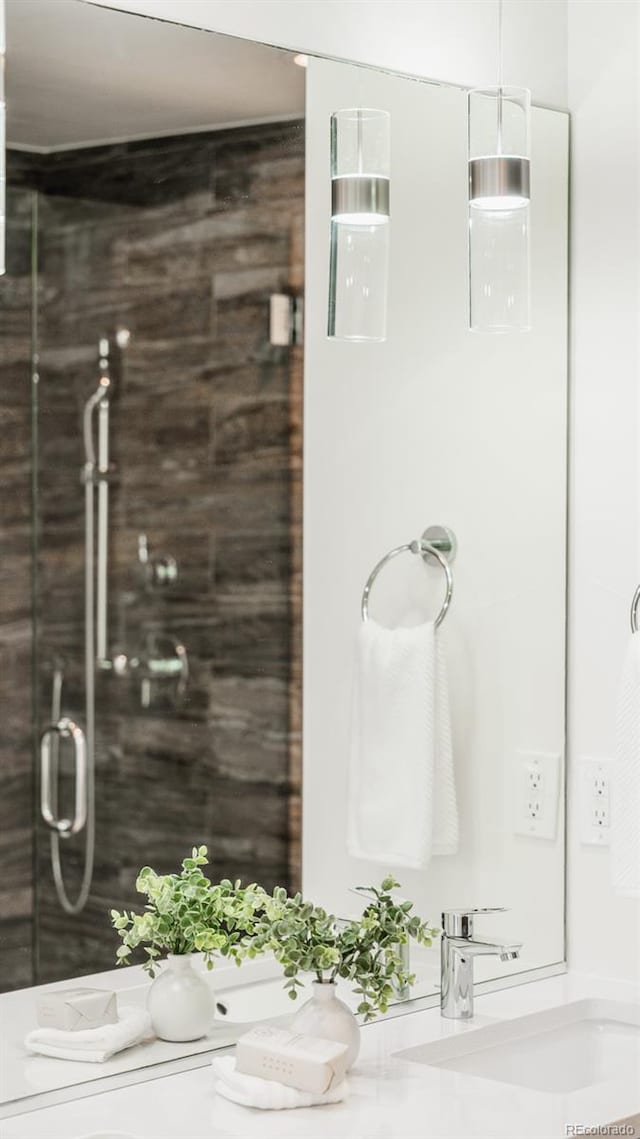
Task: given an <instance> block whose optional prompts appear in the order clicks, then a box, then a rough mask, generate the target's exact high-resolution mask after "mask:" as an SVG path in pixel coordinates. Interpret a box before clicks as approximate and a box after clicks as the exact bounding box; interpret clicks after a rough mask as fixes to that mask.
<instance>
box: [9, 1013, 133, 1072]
mask: <svg viewBox="0 0 640 1139" xmlns="http://www.w3.org/2000/svg"><path fill="white" fill-rule="evenodd" d="M150 1033H151V1018H150V1017H149V1013H148V1012H147V1011H146V1009H141V1008H134V1007H132V1006H130V1007H126V1008H123V1009H122V1010H121V1013H120V1019H119V1020H118V1022H117V1024H103V1025H101V1027H100V1028H87V1029H84V1030H83V1031H80V1032H66V1031H65V1030H63V1029H61V1028H36V1029H34V1030H33V1032H30V1033H29V1035H28V1036H27V1038H26V1040H25V1042H24V1043H25V1047H26V1048H27V1050H28V1051H29V1052H36V1053H38V1054H39V1055H41V1056H53V1057H54V1058H55V1059H56V1060H76V1061H80V1062H86V1063H88V1064H102V1063H104V1061H105V1060H109V1059H110V1058H111V1057H112V1056H114V1055H115V1054H116V1052H122V1051H123V1049H124V1048H131V1046H132V1045H133V1044H139V1043H140V1041H141V1040H143V1039H144V1037H145V1036H148V1035H150Z"/></svg>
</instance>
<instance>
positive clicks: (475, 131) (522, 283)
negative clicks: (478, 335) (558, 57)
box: [468, 87, 530, 332]
mask: <svg viewBox="0 0 640 1139" xmlns="http://www.w3.org/2000/svg"><path fill="white" fill-rule="evenodd" d="M529 119H530V94H529V91H527V90H525V89H524V88H521V87H493V88H485V89H484V90H475V91H470V92H469V118H468V129H469V326H470V328H471V329H472V330H473V331H478V332H524V331H527V330H528V329H529V328H530V285H529V200H530V159H529Z"/></svg>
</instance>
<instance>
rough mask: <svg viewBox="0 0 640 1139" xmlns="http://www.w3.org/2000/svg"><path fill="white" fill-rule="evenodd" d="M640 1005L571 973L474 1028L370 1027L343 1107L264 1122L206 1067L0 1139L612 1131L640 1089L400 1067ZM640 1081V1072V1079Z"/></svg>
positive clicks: (111, 1095)
mask: <svg viewBox="0 0 640 1139" xmlns="http://www.w3.org/2000/svg"><path fill="white" fill-rule="evenodd" d="M584 997H602V998H605V999H614V1000H624V1001H629V1000H634V1001H638V1000H639V999H640V992H639V990H638V989H637V988H635V987H633V986H628V985H621V984H618V983H616V982H607V981H603V980H601V979H598V978H589V977H584V976H581V975H576V974H567V975H565V976H561V977H553V978H551V979H548V980H543V981H536V982H533V983H531V984H528V985H522V986H519V987H517V988H511V989H506V990H503V991H502V992H497V993H490V994H484V995H482V996H479V997H477V999H476V1016H475V1019H474V1020H473V1021H472V1022H468V1023H456V1022H452V1021H446V1020H443V1019H442V1018H441V1016H440V1013H439V1010H437V1009H429V1010H427V1011H423V1012H417V1013H412V1014H409V1015H406V1016H400V1017H396V1018H394V1019H392V1020H387V1021H383V1022H380V1023H377V1024H373V1025H370V1026H367V1027H366V1028H365V1029H364V1030H363V1032H362V1051H361V1053H360V1057H359V1059H358V1062H357V1064H356V1067H355V1068H354V1069H353V1072H352V1074H351V1077H350V1095H349V1097H348V1099H347V1100H346V1101H345V1102H344V1103H341V1104H335V1105H332V1106H327V1107H315V1108H306V1109H304V1110H296V1111H282V1112H265V1111H257V1110H254V1109H247V1108H243V1107H239V1106H237V1105H236V1104H232V1103H229V1102H227V1101H226V1100H223V1099H221V1098H219V1097H217V1096H216V1094H215V1092H214V1088H213V1076H212V1072H211V1069H210V1067H209V1066H207V1067H206V1068H199V1069H197V1070H195V1071H189V1072H182V1073H179V1074H177V1075H166V1076H162V1077H160V1078H158V1079H153V1080H148V1079H147V1080H145V1082H141V1083H139V1084H135V1085H133V1086H129V1087H124V1088H120V1089H118V1090H114V1091H108V1092H104V1093H101V1094H98V1095H93V1096H91V1097H89V1098H85V1099H80V1100H76V1101H75V1102H72V1103H65V1104H60V1105H59V1106H56V1107H48V1108H45V1109H43V1110H39V1111H32V1112H30V1113H29V1114H26V1115H19V1116H14V1117H13V1118H12V1119H7V1120H4V1121H2V1122H1V1123H0V1137H1V1139H75V1137H76V1136H78V1137H79V1136H90V1135H92V1134H93V1133H96V1132H98V1131H100V1132H105V1131H109V1130H112V1131H120V1132H126V1133H131V1134H133V1135H135V1136H136V1139H231V1137H233V1139H253V1137H254V1136H255V1137H256V1139H258V1137H259V1139H429V1137H433V1139H503V1137H504V1139H563V1137H564V1136H565V1135H566V1131H565V1125H566V1124H585V1125H589V1126H593V1125H595V1124H605V1123H611V1122H613V1121H614V1120H615V1119H619V1118H621V1117H624V1116H628V1115H632V1114H634V1113H636V1112H638V1111H640V1078H639V1079H638V1080H637V1081H636V1080H634V1081H633V1086H632V1085H631V1083H630V1082H629V1081H628V1080H627V1081H626V1082H625V1081H612V1082H611V1083H606V1084H598V1085H597V1086H595V1087H593V1088H588V1089H585V1090H582V1091H580V1092H573V1093H571V1094H569V1095H552V1094H548V1093H543V1092H536V1091H531V1090H528V1089H525V1088H520V1087H516V1086H514V1085H509V1084H501V1083H497V1082H494V1081H492V1080H487V1079H479V1078H477V1077H472V1076H468V1075H466V1074H465V1075H462V1074H460V1073H457V1072H454V1071H449V1070H446V1069H442V1068H429V1067H425V1066H422V1065H419V1064H413V1063H410V1062H409V1061H406V1060H400V1059H398V1058H397V1057H396V1056H395V1055H394V1053H395V1052H397V1051H399V1050H400V1049H403V1048H408V1047H411V1046H413V1045H417V1044H421V1043H425V1042H427V1041H429V1040H438V1039H441V1038H442V1037H443V1036H449V1035H451V1034H452V1033H458V1032H468V1031H470V1030H472V1029H473V1028H474V1027H479V1026H480V1025H482V1024H488V1023H492V1022H494V1021H496V1020H504V1019H510V1018H512V1017H515V1016H522V1015H524V1014H526V1013H529V1012H534V1011H538V1010H542V1009H545V1008H549V1007H553V1006H555V1005H558V1004H564V1003H567V1002H569V1001H573V1000H579V999H581V998H584ZM639 1077H640V1073H639Z"/></svg>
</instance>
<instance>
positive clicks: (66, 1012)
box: [36, 989, 118, 1032]
mask: <svg viewBox="0 0 640 1139" xmlns="http://www.w3.org/2000/svg"><path fill="white" fill-rule="evenodd" d="M36 1016H37V1018H38V1024H39V1025H40V1028H61V1029H63V1030H65V1031H66V1032H80V1031H82V1030H83V1029H86V1028H102V1026H103V1024H117V1022H118V1002H117V1000H116V994H115V993H112V992H109V990H108V989H52V990H50V991H49V992H44V993H39V994H38V996H37V997H36Z"/></svg>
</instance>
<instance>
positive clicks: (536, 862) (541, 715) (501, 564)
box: [303, 60, 568, 976]
mask: <svg viewBox="0 0 640 1139" xmlns="http://www.w3.org/2000/svg"><path fill="white" fill-rule="evenodd" d="M360 103H362V104H364V105H365V106H377V107H384V108H385V109H388V110H389V111H390V113H391V124H392V171H393V175H392V208H391V212H392V217H391V223H390V224H391V257H390V269H389V282H390V284H389V289H390V302H389V328H388V337H387V340H386V342H385V343H382V344H349V343H345V342H339V341H329V340H327V337H326V316H327V293H328V281H327V278H328V260H329V258H328V252H329V242H328V235H329V199H328V194H327V170H328V169H329V131H328V129H327V128H328V121H329V114H330V112H331V110H332V109H334V108H335V106H336V105H339V106H353V105H359V104H360ZM532 137H533V169H534V185H533V195H532V197H533V203H532V221H531V225H532V233H533V235H534V237H533V241H532V282H533V284H532V301H533V320H534V329H533V330H532V332H531V333H528V334H525V335H518V334H515V335H513V334H512V335H506V336H483V335H481V334H480V335H478V334H474V333H471V332H469V330H468V325H467V284H466V261H467V238H466V234H467V203H466V179H467V175H466V170H467V159H466V98H465V95H464V93H463V92H462V91H460V90H458V89H456V88H453V87H436V86H433V85H432V84H417V83H412V82H410V81H407V80H406V79H401V78H398V77H396V76H390V75H385V74H382V73H380V72H373V71H364V70H363V69H362V68H355V67H349V66H347V65H345V64H335V63H330V62H327V61H322V60H313V61H311V63H310V66H309V69H308V84H307V139H308V147H307V180H306V185H307V191H306V194H307V200H306V226H307V231H306V298H307V320H306V340H305V444H304V456H305V512H304V519H305V525H304V541H305V557H304V609H305V626H304V645H305V655H304V688H305V709H304V749H303V750H304V775H303V788H304V795H303V882H304V887H305V890H306V891H307V892H308V893H309V895H310V896H311V897H314V898H318V899H319V900H320V901H322V902H323V903H324V904H326V905H327V906H328V907H329V908H330V909H332V910H333V911H334V912H337V913H339V914H345V913H348V912H349V911H350V910H352V909H353V907H354V899H353V897H352V895H351V894H350V893H349V889H350V887H353V886H354V885H357V884H358V883H363V882H364V883H365V884H367V883H371V882H375V881H379V880H380V878H381V877H382V876H383V874H384V873H385V872H386V871H387V870H388V869H395V868H394V867H393V866H388V865H385V864H384V862H383V863H382V865H380V864H373V863H370V862H363V861H360V860H356V859H354V858H350V857H348V856H347V851H346V829H347V828H346V816H347V803H346V794H347V791H346V789H347V766H348V757H349V738H350V714H351V690H352V676H353V663H354V648H355V638H356V634H357V631H358V628H359V623H360V598H361V593H362V588H363V586H364V583H365V581H366V579H367V576H368V574H369V572H370V570H371V569H372V568H373V566H374V565H375V564H376V562H377V561H378V560H379V559H380V558H381V557H382V556H383V555H384V554H385V553H386V552H387V551H388V550H390V549H391V548H393V547H394V546H397V545H400V544H401V543H403V542H408V541H411V540H412V539H413V538H416V537H419V535H420V534H421V533H422V530H423V529H424V528H425V527H426V526H427V525H429V524H433V523H440V524H445V525H448V526H450V527H451V528H452V529H453V530H454V532H455V533H456V534H457V537H458V541H459V551H458V555H457V558H456V560H455V562H454V565H453V572H454V578H455V592H454V598H453V604H452V607H451V610H450V612H449V614H448V615H447V618H446V620H445V622H444V624H443V626H442V636H443V639H444V642H445V648H446V653H447V657H448V662H449V676H450V693H451V703H452V721H453V730H454V752H455V763H456V778H457V786H458V796H459V804H460V816H461V828H460V829H461V843H460V850H459V853H458V854H457V855H455V856H451V857H439V858H433V859H432V861H431V863H430V865H429V867H428V869H427V870H426V871H424V872H416V871H412V872H407V871H402V872H398V871H397V873H398V876H399V877H400V880H401V881H402V884H403V887H404V889H405V890H406V893H407V894H408V896H410V897H412V898H414V899H415V900H416V902H417V904H418V905H419V906H420V909H421V911H422V912H423V913H425V914H427V915H429V916H430V917H431V918H432V919H434V920H439V914H440V912H441V910H442V909H444V908H447V906H451V905H456V904H458V905H465V904H467V905H476V906H477V905H480V906H492V905H493V906H495V905H497V906H507V907H509V908H510V910H511V912H510V913H509V914H508V915H506V916H505V917H504V918H500V917H493V918H492V919H491V920H489V919H487V922H486V928H485V929H484V930H483V932H487V933H491V932H493V933H494V934H496V935H498V934H499V933H502V934H504V935H505V936H509V935H511V936H513V937H517V938H518V939H522V940H523V941H524V952H523V956H522V960H521V962H520V963H519V964H518V965H516V966H514V968H513V970H512V971H514V972H516V971H519V970H520V969H522V968H534V967H538V966H541V965H548V964H550V963H552V962H557V961H561V960H563V950H564V945H563V930H564V874H563V870H564V834H563V826H562V817H561V818H560V824H559V829H558V834H557V837H556V839H555V841H551V840H541V839H534V838H531V837H528V836H527V837H522V836H519V835H515V834H514V811H513V803H512V796H511V786H512V776H513V770H514V766H515V765H516V761H517V753H518V751H519V750H523V751H534V752H536V751H538V752H543V753H549V752H550V753H556V754H558V755H562V753H563V750H564V746H563V745H564V609H565V522H566V519H565V476H566V465H565V464H566V396H567V360H566V339H567V327H566V326H567V313H566V295H567V294H566V290H567V281H566V270H567V230H568V222H567V164H568V122H567V117H566V115H562V114H557V113H555V112H551V111H544V110H536V111H534V114H533V131H532ZM418 138H419V139H420V145H416V140H417V139H418ZM441 597H442V579H441V576H440V574H439V573H438V572H437V571H436V569H430V570H425V568H424V567H423V566H421V565H420V564H419V562H418V559H411V558H410V557H405V559H404V560H401V559H398V561H397V562H396V563H394V566H393V567H391V566H390V567H389V568H388V569H387V570H386V571H385V574H384V577H381V579H380V583H379V584H376V590H375V593H374V594H373V595H372V598H371V614H372V616H373V617H375V618H377V619H378V620H379V621H381V622H382V623H383V624H389V625H393V624H395V623H397V622H398V621H400V620H401V619H402V618H403V617H406V616H407V615H408V614H411V617H412V618H413V620H411V617H410V618H409V623H415V621H416V619H417V620H420V619H425V618H426V617H427V616H428V615H429V614H433V613H434V612H436V611H437V607H438V606H439V604H440V600H441ZM389 779H390V780H391V779H393V772H392V771H390V772H389ZM411 795H412V789H411V786H407V787H406V796H407V803H409V802H410V799H411ZM562 813H563V812H562V807H561V809H560V815H561V816H562ZM534 899H535V901H534ZM492 968H493V969H494V970H495V966H493V963H492V962H479V963H478V975H479V976H482V975H485V973H486V972H488V971H489V970H491V969H492ZM505 971H507V970H506V968H505V966H504V965H499V966H498V968H497V972H498V973H504V972H505Z"/></svg>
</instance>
